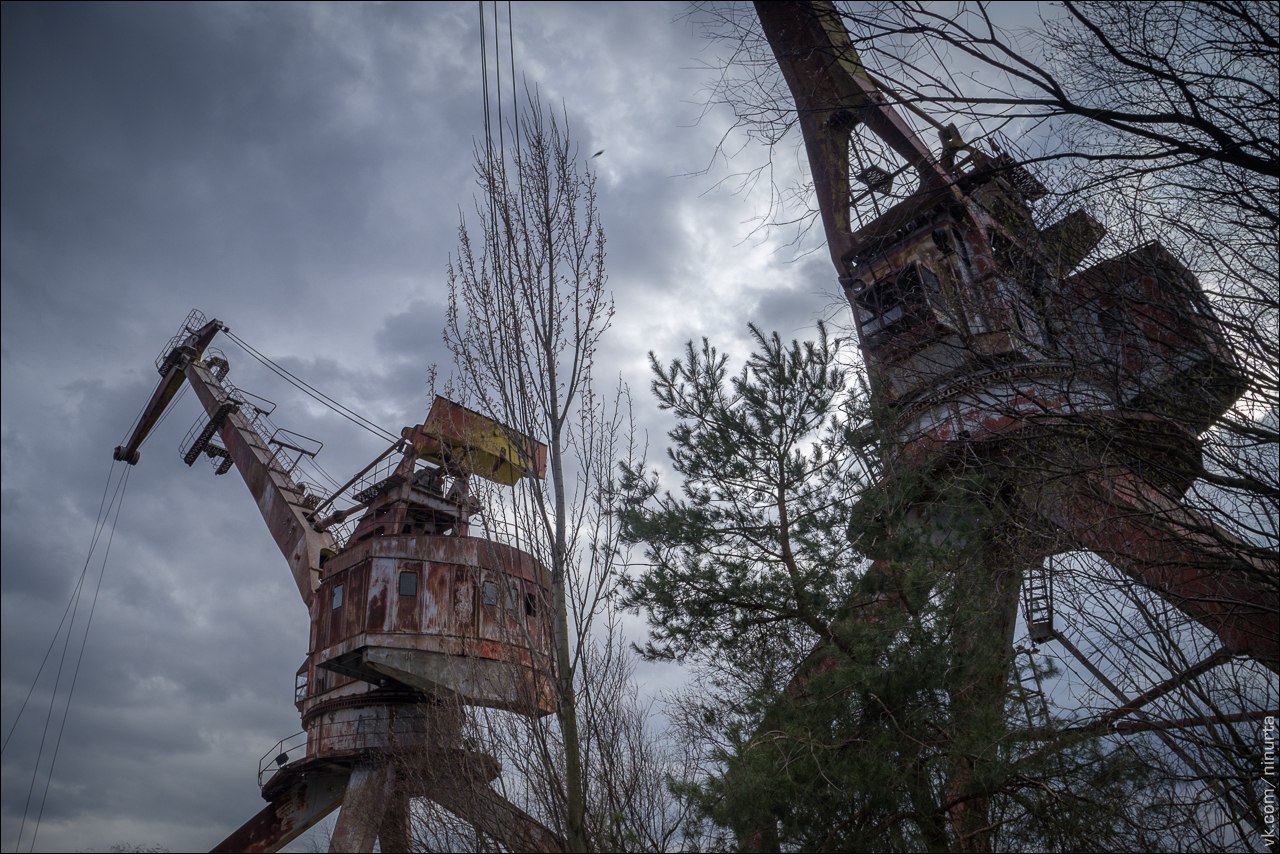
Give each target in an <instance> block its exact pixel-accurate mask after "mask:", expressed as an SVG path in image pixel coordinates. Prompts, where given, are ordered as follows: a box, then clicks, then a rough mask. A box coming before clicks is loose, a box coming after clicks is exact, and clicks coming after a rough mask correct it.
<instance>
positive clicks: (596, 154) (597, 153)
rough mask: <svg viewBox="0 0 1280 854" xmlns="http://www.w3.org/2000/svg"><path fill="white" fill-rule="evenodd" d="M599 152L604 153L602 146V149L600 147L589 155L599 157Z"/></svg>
mask: <svg viewBox="0 0 1280 854" xmlns="http://www.w3.org/2000/svg"><path fill="white" fill-rule="evenodd" d="M601 154H604V149H603V148H602V149H600V150H599V151H597V152H596V153H595V154H593V155H591V156H592V157H599V156H600V155H601Z"/></svg>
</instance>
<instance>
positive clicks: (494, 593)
mask: <svg viewBox="0 0 1280 854" xmlns="http://www.w3.org/2000/svg"><path fill="white" fill-rule="evenodd" d="M484 604H486V605H490V606H493V605H497V604H498V585H497V584H494V583H493V582H492V581H486V582H485V583H484Z"/></svg>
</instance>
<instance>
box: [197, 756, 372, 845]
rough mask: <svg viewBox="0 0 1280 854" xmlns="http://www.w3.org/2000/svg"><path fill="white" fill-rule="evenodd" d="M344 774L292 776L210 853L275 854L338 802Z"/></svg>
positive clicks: (337, 771) (344, 785) (326, 772)
mask: <svg viewBox="0 0 1280 854" xmlns="http://www.w3.org/2000/svg"><path fill="white" fill-rule="evenodd" d="M348 777H349V774H348V772H346V771H344V770H342V769H333V768H329V769H325V770H316V771H313V772H304V773H298V774H295V775H293V777H292V779H291V781H290V785H289V786H287V787H285V788H282V789H281V790H280V791H278V792H277V793H276V794H275V796H274V797H273V798H272V799H271V801H270V802H269V803H268V804H267V806H266V807H264V808H263V809H262V810H261V811H260V812H259V813H258V814H257V815H255V816H254V817H253V818H251V819H249V820H248V821H247V822H245V823H244V824H243V825H241V826H240V827H239V828H238V829H236V830H235V831H234V832H233V833H232V834H231V835H230V836H228V837H227V838H226V839H224V840H222V842H220V843H218V844H217V845H216V846H215V847H214V848H213V849H212V852H213V854H224V852H225V854H234V852H259V851H278V850H280V848H282V847H284V846H285V845H288V844H289V842H291V841H292V840H294V839H296V838H297V837H298V836H300V835H301V834H302V833H303V832H305V831H306V830H307V829H308V828H310V827H312V826H314V825H315V824H316V822H318V821H320V820H321V819H323V818H324V817H325V816H327V815H328V814H329V813H331V812H333V810H334V809H335V808H336V807H337V806H338V804H339V803H341V802H342V796H343V792H344V791H345V790H346V788H347V779H348Z"/></svg>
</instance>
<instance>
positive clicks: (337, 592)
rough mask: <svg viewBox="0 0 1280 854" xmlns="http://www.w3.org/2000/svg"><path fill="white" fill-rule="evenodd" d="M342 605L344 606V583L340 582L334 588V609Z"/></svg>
mask: <svg viewBox="0 0 1280 854" xmlns="http://www.w3.org/2000/svg"><path fill="white" fill-rule="evenodd" d="M341 607H342V585H341V584H339V585H337V586H336V587H334V588H333V610H335V611H336V610H338V609H339V608H341Z"/></svg>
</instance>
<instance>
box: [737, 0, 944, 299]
mask: <svg viewBox="0 0 1280 854" xmlns="http://www.w3.org/2000/svg"><path fill="white" fill-rule="evenodd" d="M755 8H756V15H757V16H758V17H759V19H760V23H761V25H762V26H763V28H764V33H765V37H766V38H767V39H768V41H769V46H770V48H772V50H773V54H774V57H775V58H776V59H777V61H778V67H779V69H781V71H782V76H783V77H784V78H785V80H786V82H787V88H788V89H789V90H790V91H791V94H792V97H793V98H794V100H795V106H796V112H797V114H798V116H799V121H800V131H801V133H802V134H803V135H804V141H805V150H806V152H807V153H808V157H809V169H810V171H811V173H812V175H813V183H814V191H815V193H816V195H817V197H818V208H819V210H820V211H821V213H822V223H823V227H824V228H825V230H826V234H827V246H828V249H829V250H830V252H831V259H832V261H833V262H834V263H835V265H836V269H837V270H839V272H840V275H841V276H844V275H845V274H846V273H847V272H848V270H847V266H848V261H849V255H850V253H851V252H852V251H853V249H854V248H855V246H856V240H855V238H854V234H853V226H852V223H851V222H850V218H849V196H850V172H849V143H850V137H851V135H852V132H853V128H854V127H855V126H856V125H858V124H865V125H866V126H867V127H868V128H869V129H870V130H871V131H872V132H874V133H875V134H876V135H877V136H878V137H880V138H881V139H882V140H884V142H885V143H886V144H887V145H888V146H889V147H890V148H892V149H893V151H894V152H895V153H896V154H897V155H898V156H899V157H901V158H902V159H903V160H904V161H906V162H907V163H908V164H910V165H911V167H912V168H913V169H915V171H916V173H917V174H918V175H919V177H920V188H919V191H918V192H919V193H920V194H923V195H924V196H934V195H936V194H938V193H940V192H942V193H945V192H948V191H949V188H950V187H951V186H952V185H953V180H952V177H951V175H950V174H949V173H948V172H947V170H946V169H944V168H943V166H942V164H941V163H940V162H939V161H938V160H937V158H935V157H934V155H933V153H932V152H931V151H930V150H929V147H928V146H927V145H925V144H924V141H923V140H921V139H920V137H919V136H918V135H917V134H916V132H915V131H914V130H912V129H911V126H910V125H908V124H907V123H906V122H905V121H904V120H903V118H902V116H900V115H899V114H898V113H897V112H896V111H895V110H894V109H893V108H892V107H891V106H890V105H889V104H888V102H887V99H886V98H885V96H884V93H882V92H881V91H880V89H879V88H878V87H877V86H876V84H875V82H874V81H873V80H872V79H871V77H870V76H869V75H868V74H867V71H866V69H865V68H864V67H863V65H862V62H861V60H860V59H859V58H858V53H857V51H856V50H854V47H853V43H852V42H851V41H850V40H849V34H848V32H847V31H846V30H845V28H844V25H843V23H841V21H840V15H839V13H838V12H837V11H836V8H835V5H834V4H832V3H830V2H826V0H820V2H757V3H756V4H755ZM921 202H922V205H921V206H922V207H923V206H924V200H923V199H922V200H921Z"/></svg>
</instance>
